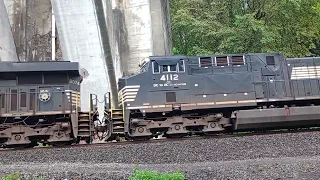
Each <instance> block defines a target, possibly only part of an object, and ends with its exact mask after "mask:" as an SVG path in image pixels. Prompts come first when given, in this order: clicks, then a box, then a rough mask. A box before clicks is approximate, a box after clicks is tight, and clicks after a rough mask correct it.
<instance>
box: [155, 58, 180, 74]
mask: <svg viewBox="0 0 320 180" xmlns="http://www.w3.org/2000/svg"><path fill="white" fill-rule="evenodd" d="M152 71H153V74H159V73H160V71H161V73H168V72H185V64H184V60H182V59H181V60H179V61H178V63H177V64H170V65H159V64H158V63H157V62H156V61H153V62H152Z"/></svg>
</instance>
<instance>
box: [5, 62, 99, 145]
mask: <svg viewBox="0 0 320 180" xmlns="http://www.w3.org/2000/svg"><path fill="white" fill-rule="evenodd" d="M81 81H82V77H81V75H80V73H79V64H78V63H75V62H65V61H64V62H61V61H60V62H57V61H50V62H43V61H42V62H0V145H2V146H4V147H32V146H35V145H37V144H38V143H39V142H40V143H43V144H49V145H61V144H71V143H74V142H79V140H80V139H81V138H82V139H85V140H86V141H89V139H90V135H91V134H90V124H91V122H90V119H94V118H95V117H96V116H97V115H95V114H94V113H93V112H91V111H90V112H81V107H80V84H81Z"/></svg>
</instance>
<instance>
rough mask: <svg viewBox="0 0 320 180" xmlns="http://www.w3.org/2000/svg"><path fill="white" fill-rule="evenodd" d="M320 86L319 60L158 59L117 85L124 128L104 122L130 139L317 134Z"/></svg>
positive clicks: (256, 56) (260, 56)
mask: <svg viewBox="0 0 320 180" xmlns="http://www.w3.org/2000/svg"><path fill="white" fill-rule="evenodd" d="M319 78H320V58H316V57H305V58H292V59H286V58H284V57H283V56H282V55H281V54H279V53H252V54H228V55H213V56H166V57H163V56H154V57H149V58H147V60H146V61H144V62H143V63H142V64H141V72H139V73H137V74H135V75H132V76H129V77H123V78H121V79H119V89H120V91H119V99H120V102H121V103H120V104H119V106H120V107H121V109H120V110H122V111H123V116H122V117H123V119H124V124H123V125H122V124H120V122H119V120H118V119H119V118H118V119H112V117H111V115H112V114H116V113H112V111H115V110H109V111H108V112H109V113H106V116H107V117H109V119H111V120H110V121H111V122H113V125H112V126H110V127H113V129H114V130H112V131H113V133H114V134H119V135H120V134H124V135H125V136H126V137H127V138H129V139H149V138H152V137H155V136H157V135H159V134H163V135H165V136H166V137H176V136H179V137H180V136H185V135H188V134H212V133H216V132H223V131H229V132H230V131H231V132H234V131H248V130H258V129H259V130H261V129H272V128H293V127H302V126H307V127H309V126H318V125H319V124H320V106H319V98H320V91H319V88H320V86H319ZM120 110H118V112H119V111H120ZM107 119H108V118H107ZM119 129H121V131H119V132H117V131H118V130H119ZM112 137H114V136H112Z"/></svg>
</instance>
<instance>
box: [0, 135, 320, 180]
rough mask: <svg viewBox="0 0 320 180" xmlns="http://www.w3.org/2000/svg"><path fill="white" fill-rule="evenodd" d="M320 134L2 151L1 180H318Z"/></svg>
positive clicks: (0, 160) (0, 158)
mask: <svg viewBox="0 0 320 180" xmlns="http://www.w3.org/2000/svg"><path fill="white" fill-rule="evenodd" d="M319 140H320V132H307V133H293V134H275V135H263V136H244V137H236V138H222V139H215V138H213V139H202V140H185V141H174V142H165V143H147V144H132V145H116V146H112V145H107V146H99V147H94V148H92V147H85V148H64V149H37V150H27V151H13V152H7V151H3V152H1V151H0V176H4V175H5V174H6V173H8V172H23V174H26V175H30V176H37V175H44V176H47V177H55V179H60V178H67V179H89V178H92V179H99V178H100V179H124V178H126V177H128V176H129V175H130V174H131V173H132V169H133V167H134V166H135V165H139V166H140V167H142V168H144V169H154V170H159V171H175V170H178V169H181V170H183V171H184V172H185V174H186V177H187V179H192V180H193V179H319V177H320V166H319V165H320V151H319V150H320V143H319Z"/></svg>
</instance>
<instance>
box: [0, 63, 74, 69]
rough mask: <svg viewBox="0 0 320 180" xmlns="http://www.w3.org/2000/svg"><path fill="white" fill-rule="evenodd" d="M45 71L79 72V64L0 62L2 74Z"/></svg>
mask: <svg viewBox="0 0 320 180" xmlns="http://www.w3.org/2000/svg"><path fill="white" fill-rule="evenodd" d="M45 71H79V63H78V62H70V61H29V62H7V61H6V62H0V72H45Z"/></svg>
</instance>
